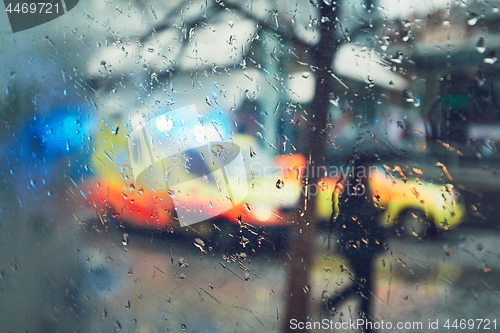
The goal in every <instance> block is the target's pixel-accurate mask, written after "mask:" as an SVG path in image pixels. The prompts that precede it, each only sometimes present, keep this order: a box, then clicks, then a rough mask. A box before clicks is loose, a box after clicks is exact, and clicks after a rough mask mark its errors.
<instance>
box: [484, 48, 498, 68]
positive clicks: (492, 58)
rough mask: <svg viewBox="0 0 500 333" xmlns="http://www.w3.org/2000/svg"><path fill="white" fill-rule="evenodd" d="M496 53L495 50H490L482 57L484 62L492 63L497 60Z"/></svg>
mask: <svg viewBox="0 0 500 333" xmlns="http://www.w3.org/2000/svg"><path fill="white" fill-rule="evenodd" d="M497 60H498V59H497V53H496V52H495V51H491V52H489V53H488V55H487V56H486V57H485V58H484V60H483V61H484V63H485V64H489V65H492V64H494V63H495V62H497Z"/></svg>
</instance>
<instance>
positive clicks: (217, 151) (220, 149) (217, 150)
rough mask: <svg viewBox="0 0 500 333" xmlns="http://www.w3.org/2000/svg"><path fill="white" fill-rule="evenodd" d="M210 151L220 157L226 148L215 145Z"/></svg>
mask: <svg viewBox="0 0 500 333" xmlns="http://www.w3.org/2000/svg"><path fill="white" fill-rule="evenodd" d="M210 151H211V152H212V154H214V155H215V156H217V157H219V156H220V155H221V154H222V152H223V151H224V147H222V146H221V145H219V144H217V145H213V146H212V147H210Z"/></svg>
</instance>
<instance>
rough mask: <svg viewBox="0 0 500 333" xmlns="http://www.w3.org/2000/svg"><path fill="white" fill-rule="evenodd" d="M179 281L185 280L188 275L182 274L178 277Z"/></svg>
mask: <svg viewBox="0 0 500 333" xmlns="http://www.w3.org/2000/svg"><path fill="white" fill-rule="evenodd" d="M178 277H179V279H181V280H184V279H185V278H186V274H184V273H181V274H179V275H178Z"/></svg>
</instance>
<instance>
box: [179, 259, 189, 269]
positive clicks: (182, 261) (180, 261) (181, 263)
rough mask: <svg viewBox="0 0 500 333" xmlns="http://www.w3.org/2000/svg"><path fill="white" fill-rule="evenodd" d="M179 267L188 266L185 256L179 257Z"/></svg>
mask: <svg viewBox="0 0 500 333" xmlns="http://www.w3.org/2000/svg"><path fill="white" fill-rule="evenodd" d="M179 267H188V264H187V263H186V262H185V261H184V258H183V257H180V258H179Z"/></svg>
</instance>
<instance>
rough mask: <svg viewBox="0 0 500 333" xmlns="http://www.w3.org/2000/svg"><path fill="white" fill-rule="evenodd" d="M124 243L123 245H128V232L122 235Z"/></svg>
mask: <svg viewBox="0 0 500 333" xmlns="http://www.w3.org/2000/svg"><path fill="white" fill-rule="evenodd" d="M122 244H123V246H127V245H128V234H127V233H124V234H123V235H122Z"/></svg>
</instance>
